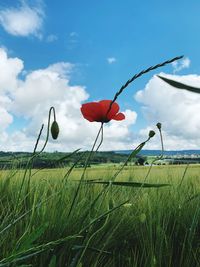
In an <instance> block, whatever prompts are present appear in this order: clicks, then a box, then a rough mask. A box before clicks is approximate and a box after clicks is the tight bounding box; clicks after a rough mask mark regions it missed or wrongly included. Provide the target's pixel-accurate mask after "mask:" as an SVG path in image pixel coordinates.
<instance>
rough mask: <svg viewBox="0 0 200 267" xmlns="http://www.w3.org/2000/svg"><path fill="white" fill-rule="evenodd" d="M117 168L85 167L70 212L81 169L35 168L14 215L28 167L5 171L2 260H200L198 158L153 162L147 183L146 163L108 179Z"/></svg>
mask: <svg viewBox="0 0 200 267" xmlns="http://www.w3.org/2000/svg"><path fill="white" fill-rule="evenodd" d="M116 168H120V167H115V169H113V168H111V167H103V168H98V167H97V168H94V167H92V168H89V169H88V170H87V172H86V177H87V178H88V179H86V182H83V183H81V187H80V190H79V193H78V199H77V201H76V203H75V205H74V208H73V210H72V212H71V214H70V216H69V209H70V207H71V202H72V198H73V195H74V193H75V192H76V188H77V184H76V183H74V182H72V180H76V179H77V178H78V177H80V175H81V173H82V170H81V169H74V170H73V171H72V173H71V175H70V179H68V180H64V181H63V179H62V176H64V175H65V172H67V171H68V169H62V168H60V169H56V170H55V169H50V170H42V171H40V172H37V173H36V174H35V175H34V176H33V177H32V179H31V181H30V187H28V191H27V190H22V193H21V195H20V201H19V205H18V208H17V210H16V212H15V215H14V214H13V212H14V207H15V204H16V199H17V197H18V194H17V192H18V190H19V187H20V184H21V181H22V179H23V172H24V171H22V170H21V171H17V172H15V171H1V173H0V174H1V179H0V200H1V201H0V214H1V220H0V241H1V242H0V266H33V267H38V266H50V267H54V266H58V267H62V266H70V264H72V263H73V264H75V265H74V266H99V267H103V266H105V267H110V266H113V267H114V266H127V267H129V266H130V267H132V266H136V267H143V266H144V267H149V266H164V267H165V266H166V267H168V266H181V267H182V266H183V267H187V266H199V262H200V258H199V248H198V244H199V243H200V238H199V235H198V232H199V229H200V204H199V194H200V191H199V180H198V174H199V166H198V165H196V166H193V167H190V168H189V169H188V170H187V172H186V173H185V171H184V166H179V167H174V166H165V167H164V166H162V167H156V166H154V167H153V168H152V170H151V173H150V175H149V177H148V181H147V182H146V183H145V184H144V183H143V178H144V177H145V175H146V172H147V171H148V170H147V167H136V166H131V167H125V168H124V169H123V171H122V172H121V174H120V177H119V178H120V181H119V179H118V180H116V181H114V182H112V183H113V184H112V186H109V185H110V183H109V184H108V182H107V181H109V180H110V179H111V178H112V177H113V174H114V173H115V171H116ZM183 174H184V180H183V181H182V183H181V185H180V181H181V180H182V176H183ZM98 177H99V178H101V179H103V180H100V181H94V179H97V178H98ZM90 179H91V180H92V181H91V182H90V181H89V180H90ZM8 180H9V182H8ZM127 180H128V182H127ZM136 181H137V182H136ZM27 182H28V181H26V182H25V186H24V188H25V189H26V188H27V187H26V185H27ZM91 183H92V184H91ZM159 184H163V185H167V184H171V186H164V187H163V188H162V187H161V188H159V186H160V185H159ZM129 185H130V186H129ZM149 185H150V186H153V187H151V188H148V186H149ZM135 186H138V188H137V187H135ZM141 186H147V187H146V188H142V190H140V188H141ZM8 226H9V227H8ZM4 229H5V230H4ZM3 230H4V231H3Z"/></svg>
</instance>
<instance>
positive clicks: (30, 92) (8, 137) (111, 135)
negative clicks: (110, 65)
mask: <svg viewBox="0 0 200 267" xmlns="http://www.w3.org/2000/svg"><path fill="white" fill-rule="evenodd" d="M0 66H1V67H2V71H1V74H0V75H2V77H4V78H5V80H4V81H3V82H2V81H1V77H0V81H1V82H0V107H1V108H0V114H2V115H1V116H0V123H1V125H2V127H1V139H0V145H1V150H13V151H14V150H15V151H16V150H18V151H31V150H32V149H33V147H34V144H35V141H36V139H37V134H38V132H39V130H40V127H41V125H42V123H44V124H45V125H47V118H48V111H49V108H50V107H51V106H54V107H55V109H56V115H57V121H58V123H59V126H60V135H59V139H58V140H57V141H53V140H52V139H50V142H49V144H48V146H47V150H51V151H52V150H58V151H71V150H74V149H77V148H83V149H90V148H91V146H92V143H93V141H94V139H95V136H96V134H97V131H98V128H99V127H100V124H99V123H95V122H94V123H90V122H88V121H87V120H85V119H83V117H82V114H81V112H80V107H81V104H82V103H83V102H84V101H86V100H87V99H88V97H89V95H88V93H87V91H86V88H85V87H84V86H78V85H73V86H72V85H71V84H70V73H71V71H72V70H73V65H72V64H70V63H67V62H59V63H56V64H53V65H50V66H48V67H47V68H45V69H38V70H34V71H31V72H25V71H24V70H23V62H22V60H20V59H19V58H10V57H8V55H7V53H6V51H5V50H3V49H0ZM22 73H24V75H23V79H22V78H21V77H22V75H19V74H22ZM13 114H14V115H15V117H16V116H17V117H18V120H20V118H25V119H27V121H28V123H27V125H25V126H23V128H19V127H18V128H17V127H16V126H15V131H14V132H11V133H10V131H7V129H8V128H9V126H10V125H11V124H12V122H13V121H14V118H15V117H14V116H13ZM125 114H126V120H124V121H121V122H114V121H112V122H110V123H109V124H106V125H105V129H104V140H105V144H104V146H103V147H102V148H103V149H105V150H109V149H121V148H123V149H125V148H128V146H129V145H130V144H132V140H133V139H132V132H131V130H130V128H131V126H132V125H133V124H134V123H135V121H136V117H137V114H136V113H135V112H134V111H131V110H126V111H125ZM15 125H16V124H15ZM45 131H46V129H44V132H43V135H42V141H44V139H45V134H46V132H45ZM41 145H42V144H40V147H41Z"/></svg>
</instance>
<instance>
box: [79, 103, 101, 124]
mask: <svg viewBox="0 0 200 267" xmlns="http://www.w3.org/2000/svg"><path fill="white" fill-rule="evenodd" d="M81 112H82V114H83V117H84V118H85V119H86V120H88V121H91V122H92V121H101V120H102V110H101V106H100V105H99V103H97V102H90V103H86V104H83V105H82V107H81Z"/></svg>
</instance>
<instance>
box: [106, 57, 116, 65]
mask: <svg viewBox="0 0 200 267" xmlns="http://www.w3.org/2000/svg"><path fill="white" fill-rule="evenodd" d="M116 61H117V59H116V58H115V57H108V58H107V62H108V64H113V63H115V62H116Z"/></svg>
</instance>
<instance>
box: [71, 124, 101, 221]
mask: <svg viewBox="0 0 200 267" xmlns="http://www.w3.org/2000/svg"><path fill="white" fill-rule="evenodd" d="M102 129H103V123H101V127H100V129H99V131H98V133H97V136H96V138H95V141H94V143H93V146H92V149H91V150H90V152H89V154H88V156H87V158H86V160H85V165H84V169H83V172H82V175H81V178H80V180H79V184H78V187H77V189H76V192H75V195H74V198H73V200H72V204H71V206H70V209H69V213H68V216H70V214H71V212H72V210H73V207H74V205H75V202H76V199H77V197H78V193H79V190H80V188H81V184H82V181H83V180H84V177H85V172H86V170H87V167H88V163H89V161H90V159H91V156H92V153H93V152H94V148H95V146H96V143H97V141H98V139H99V135H100V133H102V131H103V130H102ZM101 140H102V139H101ZM102 141H103V140H102ZM101 144H102V142H100V145H101ZM100 145H98V148H99V147H100Z"/></svg>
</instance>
